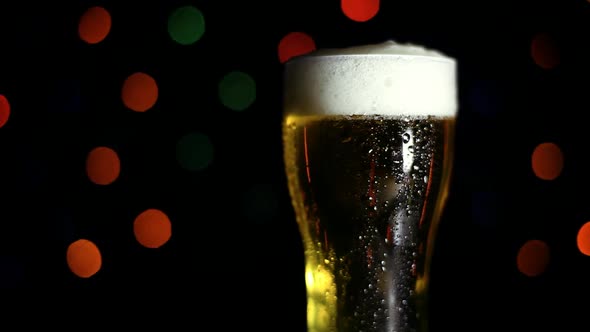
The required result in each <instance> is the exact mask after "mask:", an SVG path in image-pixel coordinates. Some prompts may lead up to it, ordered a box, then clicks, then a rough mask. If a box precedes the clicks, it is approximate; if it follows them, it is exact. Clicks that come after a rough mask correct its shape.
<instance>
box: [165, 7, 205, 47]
mask: <svg viewBox="0 0 590 332" xmlns="http://www.w3.org/2000/svg"><path fill="white" fill-rule="evenodd" d="M204 33H205V18H204V17H203V14H202V13H201V11H200V10H198V9H197V8H195V7H193V6H184V7H180V8H178V9H176V10H175V11H174V12H172V14H170V16H169V17H168V34H169V35H170V38H172V40H174V41H175V42H177V43H179V44H181V45H190V44H194V43H195V42H197V41H198V40H199V39H201V37H202V36H203V34H204Z"/></svg>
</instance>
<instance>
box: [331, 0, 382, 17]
mask: <svg viewBox="0 0 590 332" xmlns="http://www.w3.org/2000/svg"><path fill="white" fill-rule="evenodd" d="M340 8H341V9H342V12H343V13H344V15H346V17H348V18H349V19H351V20H353V21H356V22H366V21H368V20H370V19H372V18H373V17H375V15H377V13H378V12H379V0H340Z"/></svg>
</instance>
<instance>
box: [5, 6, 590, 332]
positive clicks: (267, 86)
mask: <svg viewBox="0 0 590 332" xmlns="http://www.w3.org/2000/svg"><path fill="white" fill-rule="evenodd" d="M95 5H98V6H103V7H105V8H106V9H107V10H108V11H109V12H110V14H111V17H112V20H113V25H112V29H111V31H110V33H109V35H108V36H107V38H106V39H105V40H104V41H103V42H101V43H99V44H96V45H88V44H86V43H84V42H82V41H81V40H80V38H79V37H78V34H77V27H78V22H79V19H80V15H82V13H84V11H85V10H86V9H87V8H89V7H91V6H95ZM182 5H194V6H195V7H197V8H198V9H199V10H201V12H202V13H203V15H204V17H205V22H206V30H205V34H204V35H203V37H202V38H201V39H200V40H199V41H198V42H196V43H195V44H193V45H185V46H183V45H179V44H177V43H175V42H174V41H173V40H172V39H171V38H170V36H169V35H168V32H167V30H166V25H167V20H168V16H169V15H170V13H171V12H172V11H173V10H174V9H176V8H177V7H179V6H182ZM292 31H302V32H305V33H307V34H309V35H310V36H312V37H313V39H314V40H315V43H316V45H317V47H318V48H321V47H340V46H348V45H352V44H359V43H372V42H379V41H383V40H385V39H394V40H397V41H401V42H406V41H410V42H415V43H419V44H425V45H428V46H429V47H432V48H437V49H439V50H442V51H443V52H445V53H447V54H449V55H451V56H454V57H455V58H457V60H458V63H459V80H460V81H459V88H460V103H461V104H460V105H461V107H460V113H459V118H458V128H457V137H456V148H457V151H456V162H455V166H456V167H455V169H454V177H453V182H452V192H451V197H450V200H449V202H448V206H447V210H446V211H445V215H444V217H443V220H442V222H441V225H440V234H439V238H438V241H437V247H436V255H435V259H434V262H433V264H434V265H433V271H432V273H433V275H432V286H431V288H432V289H431V291H432V292H431V296H432V304H431V305H432V331H433V332H436V331H446V330H450V331H457V330H461V331H463V330H465V331H482V330H490V329H493V328H501V329H505V328H506V327H507V326H510V327H514V328H522V329H523V330H526V331H529V330H530V331H533V330H549V329H550V328H549V326H551V323H558V324H568V325H574V326H575V327H574V328H571V329H569V330H570V331H583V330H585V328H584V322H585V320H584V316H583V315H580V314H581V313H583V312H585V311H586V310H587V309H588V305H587V298H588V296H589V295H590V288H589V287H588V283H587V280H588V277H590V269H589V267H590V260H589V258H588V257H586V256H584V255H582V254H581V253H580V252H579V251H578V249H577V247H576V240H575V239H576V235H577V231H578V229H579V228H580V226H581V225H582V224H584V223H585V222H586V221H588V220H590V208H589V207H588V206H589V205H588V198H589V197H588V196H589V195H588V193H587V188H588V184H589V180H588V176H587V171H586V170H587V168H588V163H587V162H586V159H587V158H586V157H587V153H588V149H587V144H588V142H589V139H588V137H587V135H586V133H587V126H588V122H587V121H586V118H587V116H586V113H587V112H588V110H589V109H590V103H589V102H588V94H587V90H588V81H589V77H590V76H589V74H590V73H589V68H590V66H588V59H590V53H589V52H588V48H587V46H586V45H587V43H588V40H589V38H590V3H588V2H586V1H583V0H541V1H529V0H527V1H488V2H482V1H465V2H462V1H426V0H418V1H382V3H381V8H380V11H379V13H378V14H377V15H376V16H375V17H374V18H373V19H371V20H370V21H368V22H363V23H359V22H354V21H352V20H350V19H348V18H347V17H346V16H345V15H344V14H343V13H342V11H341V9H340V4H339V1H337V0H330V1H288V0H287V1H269V2H263V1H257V2H254V1H253V2H248V1H224V0H218V1H194V0H193V1H178V0H172V1H152V2H148V1H107V0H104V1H101V0H96V1H63V2H44V3H36V2H35V3H29V2H20V1H3V2H2V3H1V4H0V45H1V49H0V60H1V61H0V94H3V95H5V96H6V97H7V98H8V99H9V101H10V104H11V116H10V119H9V121H8V123H7V124H6V125H5V126H4V127H2V128H0V176H1V179H0V225H1V227H0V234H1V239H2V241H0V264H1V265H0V274H1V275H0V287H3V288H4V289H5V293H4V294H5V295H6V297H8V296H9V295H12V294H15V295H17V294H18V297H15V298H21V299H22V298H28V297H30V301H40V302H39V303H45V302H49V303H55V304H48V305H45V304H44V305H43V306H40V307H39V308H38V311H37V309H36V308H37V306H31V304H34V303H37V302H29V305H27V306H28V309H26V310H24V311H22V312H28V313H34V314H35V315H37V314H42V313H43V312H45V309H52V308H53V309H54V310H58V312H60V314H59V315H57V316H55V317H58V318H64V319H65V321H64V322H63V323H62V324H66V325H67V324H68V322H69V320H68V319H69V318H68V317H69V316H70V315H71V313H72V312H74V311H70V310H72V309H81V310H76V311H75V312H78V311H81V312H85V313H84V315H90V316H92V317H93V318H94V320H91V321H89V322H92V321H100V322H105V321H106V322H110V321H111V320H113V321H114V319H115V317H118V318H117V319H122V321H128V322H132V323H134V324H140V323H145V324H148V325H151V323H152V322H155V321H165V322H167V323H168V324H169V328H172V326H173V327H174V329H176V326H179V325H177V324H180V323H182V324H185V325H184V326H185V327H184V328H189V329H190V328H193V327H194V328H197V329H198V328H200V327H201V326H208V325H209V324H212V325H210V326H213V327H210V328H209V329H213V330H225V329H228V330H232V329H244V328H252V329H255V330H264V331H283V330H287V331H291V330H292V331H303V330H304V328H305V288H304V279H303V254H302V247H301V243H300V238H299V234H298V232H297V228H296V225H295V221H294V219H293V211H292V209H291V206H290V201H289V199H288V193H287V189H286V182H285V177H284V174H283V168H282V160H281V153H282V151H281V136H280V121H281V73H282V65H281V63H280V62H279V60H278V54H277V46H278V43H279V41H280V40H281V38H282V37H283V36H284V35H286V34H287V33H289V32H292ZM537 33H548V34H550V35H552V36H553V37H554V38H555V40H556V41H557V42H558V46H559V51H560V55H561V56H560V58H561V62H560V64H559V65H558V66H557V67H556V68H553V69H550V70H546V69H542V68H540V67H539V66H537V65H536V64H535V63H534V62H533V60H532V58H531V53H530V47H531V40H532V38H533V36H534V35H535V34H537ZM232 70H240V71H244V72H246V73H248V74H249V75H250V76H252V77H253V78H254V80H255V81H256V89H257V96H256V101H255V102H254V103H253V104H252V105H251V106H250V107H249V108H248V109H247V110H245V111H243V112H236V111H232V110H230V109H228V108H226V107H225V106H223V105H222V103H221V102H220V100H219V97H218V92H217V87H218V83H219V80H220V79H221V78H222V77H223V75H225V74H226V73H227V72H229V71H232ZM137 71H143V72H146V73H149V74H150V75H151V76H152V77H154V78H155V80H156V82H157V83H158V87H159V99H158V101H157V103H156V105H155V106H154V108H153V109H150V110H148V111H147V112H145V113H136V112H132V111H130V110H128V109H127V108H125V106H124V105H123V103H122V101H121V86H122V82H123V81H124V79H125V78H126V77H127V76H129V75H130V74H132V73H134V72H137ZM191 131H200V132H202V133H205V134H206V135H208V136H209V137H210V139H211V141H212V143H213V147H214V149H215V155H214V160H213V162H212V164H211V165H210V166H209V167H208V168H207V169H205V170H203V171H198V172H189V171H186V170H184V169H182V168H180V167H179V165H178V162H177V161H176V156H175V146H176V143H177V141H178V140H179V139H180V138H181V137H182V136H183V135H184V134H186V133H188V132H191ZM546 141H551V142H555V143H557V144H558V145H559V146H560V147H561V149H562V151H563V154H564V160H565V167H564V170H563V172H562V173H561V175H560V177H559V178H558V179H556V180H555V181H542V180H539V179H538V178H536V177H535V175H534V173H533V172H532V170H531V166H530V158H531V153H532V151H533V149H534V147H535V146H536V145H537V144H539V143H542V142H546ZM97 145H107V146H110V147H112V148H114V149H115V150H116V151H117V152H118V153H119V156H120V158H121V165H122V166H121V167H122V171H121V175H120V177H119V178H118V179H117V181H115V183H113V184H112V185H109V186H104V187H99V186H96V185H94V184H92V183H91V182H90V181H88V178H87V177H86V174H85V168H84V162H85V158H86V155H87V153H88V152H89V151H90V150H91V149H92V148H93V147H95V146H97ZM253 190H254V191H253ZM256 190H259V191H260V190H261V191H260V192H257V191H256ZM253 193H254V194H253ZM253 195H254V196H255V197H259V196H260V197H262V199H259V200H254V201H252V199H251V198H252V197H253ZM147 208H159V209H161V210H162V211H164V212H166V213H167V215H168V216H169V218H170V220H171V222H172V226H173V235H172V238H171V239H170V241H169V242H168V243H166V244H165V245H164V246H163V247H161V248H159V249H157V250H151V249H147V248H144V247H141V246H140V245H139V244H138V243H137V241H136V240H135V238H134V236H133V228H132V227H133V226H132V223H133V219H134V218H135V216H136V215H137V214H138V213H140V212H141V211H143V210H145V209H147ZM253 211H254V212H253ZM256 211H258V213H259V214H260V215H259V216H257V215H256V214H253V213H256ZM78 238H88V239H91V240H92V241H93V242H95V243H96V244H97V246H98V247H99V248H100V250H101V254H102V258H103V265H102V268H101V270H100V271H99V272H98V273H97V274H96V275H95V276H93V277H91V278H88V279H82V278H78V277H76V276H75V275H74V274H72V273H71V272H70V271H69V269H68V266H67V264H66V260H65V252H66V249H67V246H68V245H69V244H70V243H71V242H72V241H74V240H76V239H78ZM529 239H541V240H543V241H545V242H546V243H547V244H548V245H549V247H550V250H551V251H550V253H551V256H550V257H551V260H550V263H549V266H548V268H547V270H546V271H545V273H543V274H542V275H540V276H538V277H534V278H530V277H526V276H524V275H522V274H521V273H519V271H518V269H517V267H516V255H517V252H518V249H519V248H520V246H521V245H522V244H523V243H524V242H526V241H527V240H529ZM49 293H51V294H52V295H51V296H49V295H46V294H49ZM577 302H579V304H578V303H577ZM57 303H60V304H57ZM99 303H100V304H99ZM68 304H69V305H68ZM66 307H67V308H68V309H67V310H66V309H65V308H66ZM17 308H19V310H20V308H22V307H20V306H18V307H17ZM34 308H35V309H34ZM132 309H133V310H139V314H133V315H131V314H127V312H128V311H130V310H132ZM562 328H563V327H562ZM557 330H559V331H560V330H562V329H560V328H558V329H557Z"/></svg>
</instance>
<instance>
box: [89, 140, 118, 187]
mask: <svg viewBox="0 0 590 332" xmlns="http://www.w3.org/2000/svg"><path fill="white" fill-rule="evenodd" d="M120 172H121V161H120V160H119V156H118V155H117V152H115V150H113V149H111V148H108V147H105V146H99V147H96V148H94V149H92V150H91V151H90V153H88V157H87V158H86V174H87V175H88V178H89V179H90V181H92V182H94V183H95V184H98V185H108V184H111V183H113V182H114V181H115V180H116V179H117V178H118V177H119V174H120Z"/></svg>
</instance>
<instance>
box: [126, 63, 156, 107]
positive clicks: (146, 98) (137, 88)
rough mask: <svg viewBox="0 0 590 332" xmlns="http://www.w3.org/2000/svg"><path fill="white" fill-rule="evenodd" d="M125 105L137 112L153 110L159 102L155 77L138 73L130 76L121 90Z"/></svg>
mask: <svg viewBox="0 0 590 332" xmlns="http://www.w3.org/2000/svg"><path fill="white" fill-rule="evenodd" d="M121 99H123V104H124V105H125V106H126V107H127V108H129V109H131V110H133V111H135V112H145V111H147V110H149V109H150V108H152V107H153V106H154V105H155V104H156V101H157V100H158V85H157V84H156V80H154V78H153V77H151V76H150V75H148V74H146V73H142V72H137V73H134V74H131V75H129V77H127V79H125V82H123V88H122V89H121Z"/></svg>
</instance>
